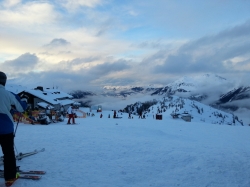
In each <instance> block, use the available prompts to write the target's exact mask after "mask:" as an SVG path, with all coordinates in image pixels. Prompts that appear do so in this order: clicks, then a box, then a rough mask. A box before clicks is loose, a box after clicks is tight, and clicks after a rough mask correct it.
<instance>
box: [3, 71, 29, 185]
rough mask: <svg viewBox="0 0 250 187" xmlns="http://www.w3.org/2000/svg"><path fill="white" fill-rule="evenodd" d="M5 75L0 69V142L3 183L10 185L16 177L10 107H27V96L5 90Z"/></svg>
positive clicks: (20, 108)
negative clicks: (2, 159) (2, 161)
mask: <svg viewBox="0 0 250 187" xmlns="http://www.w3.org/2000/svg"><path fill="white" fill-rule="evenodd" d="M6 80H7V76H6V74H5V73H4V72H1V71H0V144H1V147H2V152H3V158H4V179H5V185H6V186H11V185H12V183H13V182H14V181H15V180H16V179H17V172H16V158H15V151H14V122H13V117H12V114H11V109H12V108H15V110H16V111H19V112H23V111H24V110H26V108H27V98H22V99H21V98H20V97H19V96H18V95H15V94H14V93H12V92H9V91H7V90H5V84H6Z"/></svg>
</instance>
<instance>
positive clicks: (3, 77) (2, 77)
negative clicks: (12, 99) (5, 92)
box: [0, 71, 7, 86]
mask: <svg viewBox="0 0 250 187" xmlns="http://www.w3.org/2000/svg"><path fill="white" fill-rule="evenodd" d="M6 80H7V76H6V75H5V73H4V72H2V71H0V84H1V85H3V86H5V83H6Z"/></svg>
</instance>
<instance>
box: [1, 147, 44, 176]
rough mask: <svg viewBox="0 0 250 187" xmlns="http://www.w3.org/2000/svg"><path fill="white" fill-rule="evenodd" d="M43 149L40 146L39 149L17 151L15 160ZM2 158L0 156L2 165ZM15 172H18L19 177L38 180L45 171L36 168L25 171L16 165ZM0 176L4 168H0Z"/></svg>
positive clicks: (2, 174)
mask: <svg viewBox="0 0 250 187" xmlns="http://www.w3.org/2000/svg"><path fill="white" fill-rule="evenodd" d="M43 151H45V148H42V149H40V150H34V151H31V152H27V153H19V154H17V155H16V160H22V159H23V158H25V157H28V156H31V155H34V154H37V153H40V152H43ZM3 162H4V159H3V156H2V157H0V165H3ZM17 172H18V173H19V174H20V175H19V178H20V179H32V180H39V179H41V177H42V176H41V175H44V174H45V173H46V172H45V171H38V170H31V171H25V170H20V169H19V166H18V167H17ZM0 177H1V178H4V170H0Z"/></svg>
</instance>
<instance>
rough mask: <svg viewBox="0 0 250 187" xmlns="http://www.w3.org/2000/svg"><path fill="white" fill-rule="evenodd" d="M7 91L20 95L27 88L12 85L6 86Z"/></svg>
mask: <svg viewBox="0 0 250 187" xmlns="http://www.w3.org/2000/svg"><path fill="white" fill-rule="evenodd" d="M5 89H6V90H8V91H10V92H12V93H14V94H19V93H21V92H23V91H24V90H26V89H27V87H24V86H21V85H12V84H6V86H5Z"/></svg>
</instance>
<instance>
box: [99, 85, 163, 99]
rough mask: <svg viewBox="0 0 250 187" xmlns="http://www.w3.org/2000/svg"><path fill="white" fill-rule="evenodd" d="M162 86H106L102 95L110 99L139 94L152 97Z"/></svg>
mask: <svg viewBox="0 0 250 187" xmlns="http://www.w3.org/2000/svg"><path fill="white" fill-rule="evenodd" d="M161 87H162V85H148V86H104V87H103V91H102V93H101V95H103V96H108V97H120V98H126V97H129V96H133V95H137V94H139V93H140V94H145V95H150V94H152V93H153V92H155V91H156V90H158V89H159V88H161Z"/></svg>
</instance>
